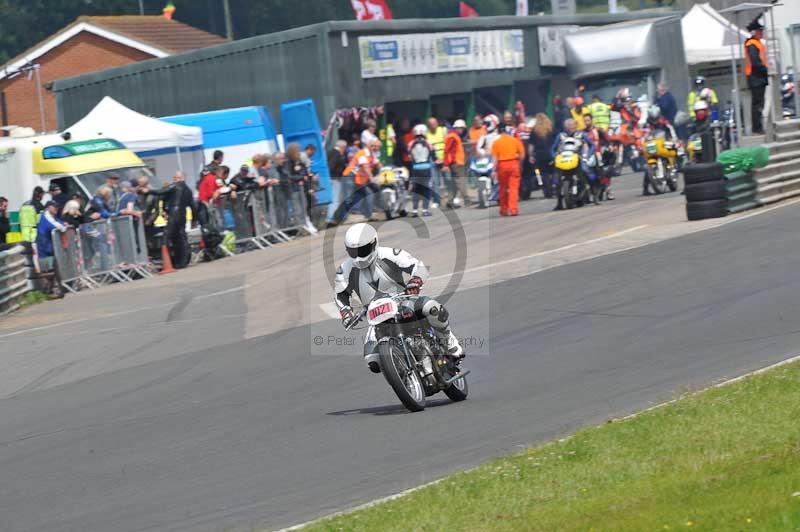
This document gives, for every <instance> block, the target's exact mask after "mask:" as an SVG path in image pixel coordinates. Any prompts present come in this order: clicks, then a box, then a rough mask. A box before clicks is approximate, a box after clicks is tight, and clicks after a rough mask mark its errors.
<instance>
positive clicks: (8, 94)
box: [0, 31, 153, 131]
mask: <svg viewBox="0 0 800 532" xmlns="http://www.w3.org/2000/svg"><path fill="white" fill-rule="evenodd" d="M152 57H153V56H151V55H150V54H146V53H144V52H141V51H139V50H136V49H134V48H129V47H127V46H124V45H122V44H119V43H116V42H114V41H109V40H108V39H104V38H103V37H99V36H97V35H95V34H93V33H88V32H86V31H83V32H81V33H79V34H78V35H76V36H75V37H73V38H71V39H69V40H68V41H66V42H64V43H62V44H61V45H60V46H58V47H56V48H55V49H53V50H50V51H49V52H47V53H46V54H45V55H43V56H41V57H39V59H38V60H37V61H36V62H37V63H39V64H40V65H41V79H42V85H43V87H42V94H43V97H44V109H45V118H46V123H47V130H48V131H50V130H55V128H56V99H55V96H54V95H53V94H52V93H51V92H50V91H48V90H47V89H45V88H44V86H46V85H47V84H48V83H50V82H51V81H53V80H56V79H60V78H68V77H72V76H77V75H78V74H86V73H89V72H95V71H97V70H103V69H106V68H112V67H116V66H122V65H127V64H129V63H135V62H137V61H143V60H145V59H152ZM34 80H35V77H33V78H31V80H28V78H27V77H26V76H25V75H22V74H21V75H19V76H17V77H15V78H14V79H12V80H10V81H8V80H3V81H0V91H3V92H4V93H5V98H6V109H7V111H8V116H7V118H6V123H7V124H13V125H16V126H27V127H32V128H34V129H36V130H37V131H38V130H39V129H40V119H39V100H38V97H37V95H36V84H35V81H34Z"/></svg>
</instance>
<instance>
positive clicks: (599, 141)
mask: <svg viewBox="0 0 800 532" xmlns="http://www.w3.org/2000/svg"><path fill="white" fill-rule="evenodd" d="M583 123H584V124H585V125H586V130H585V131H584V133H586V136H587V137H589V140H591V141H592V144H593V145H594V156H595V171H594V172H593V173H595V174H596V175H595V177H594V180H590V182H591V183H592V186H593V187H598V188H599V185H603V184H604V185H605V186H606V199H608V200H613V199H614V195H613V194H612V193H611V176H610V174H609V173H608V172H603V175H602V176H601V175H599V170H600V167H601V166H603V146H605V145H607V144H608V143H609V140H608V135H607V134H606V132H605V130H603V129H600V128H598V127H596V126H595V124H594V115H593V114H591V113H586V114H584V115H583ZM600 179H602V180H604V181H605V182H603V183H601V182H600ZM596 195H597V192H596V191H595V197H596Z"/></svg>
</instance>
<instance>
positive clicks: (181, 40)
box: [78, 15, 228, 54]
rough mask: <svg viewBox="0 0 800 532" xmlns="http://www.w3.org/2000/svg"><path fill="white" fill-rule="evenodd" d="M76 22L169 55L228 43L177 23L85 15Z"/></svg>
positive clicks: (225, 40) (144, 18)
mask: <svg viewBox="0 0 800 532" xmlns="http://www.w3.org/2000/svg"><path fill="white" fill-rule="evenodd" d="M78 22H88V23H89V24H94V25H96V26H99V27H101V28H104V29H106V30H108V31H113V32H114V33H119V34H120V35H124V36H126V37H128V38H130V39H133V40H137V41H141V42H143V43H145V44H149V45H150V46H154V47H156V48H160V49H161V50H164V51H165V52H167V53H169V54H178V53H181V52H188V51H189V50H197V49H199V48H206V47H208V46H214V45H215V44H222V43H224V42H228V41H227V39H225V38H223V37H220V36H219V35H215V34H213V33H209V32H207V31H205V30H201V29H199V28H195V27H194V26H189V25H188V24H184V23H183V22H178V21H177V20H167V19H166V18H164V17H162V16H159V15H153V16H147V15H145V16H139V15H122V16H105V17H101V16H85V17H79V18H78Z"/></svg>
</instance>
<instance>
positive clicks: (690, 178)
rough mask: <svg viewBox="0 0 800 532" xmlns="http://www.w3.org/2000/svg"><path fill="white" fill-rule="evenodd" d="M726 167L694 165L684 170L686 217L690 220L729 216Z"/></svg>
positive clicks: (717, 164)
mask: <svg viewBox="0 0 800 532" xmlns="http://www.w3.org/2000/svg"><path fill="white" fill-rule="evenodd" d="M724 170H725V167H724V166H722V165H721V164H719V163H716V162H714V163H694V164H688V165H686V166H685V167H684V168H683V181H684V183H685V185H686V188H685V193H686V217H687V218H688V219H689V220H705V219H706V218H722V217H723V216H727V215H728V199H727V190H726V186H725V184H726V180H725V171H724Z"/></svg>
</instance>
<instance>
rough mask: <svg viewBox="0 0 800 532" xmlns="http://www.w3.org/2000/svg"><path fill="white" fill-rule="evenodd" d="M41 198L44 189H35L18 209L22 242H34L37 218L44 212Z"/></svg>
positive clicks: (37, 223)
mask: <svg viewBox="0 0 800 532" xmlns="http://www.w3.org/2000/svg"><path fill="white" fill-rule="evenodd" d="M42 198H44V189H43V188H42V187H35V188H34V189H33V195H32V196H31V199H29V200H28V201H26V202H25V203H23V204H22V206H21V207H20V208H19V226H20V231H21V232H22V241H23V242H36V227H37V226H38V225H39V218H40V216H41V212H42V211H43V210H44V205H42Z"/></svg>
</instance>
